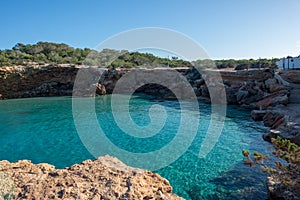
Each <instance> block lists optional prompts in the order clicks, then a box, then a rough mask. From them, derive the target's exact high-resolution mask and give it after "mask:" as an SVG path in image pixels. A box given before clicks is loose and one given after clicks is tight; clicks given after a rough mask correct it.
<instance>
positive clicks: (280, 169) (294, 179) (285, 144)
mask: <svg viewBox="0 0 300 200" xmlns="http://www.w3.org/2000/svg"><path fill="white" fill-rule="evenodd" d="M272 143H273V145H274V148H275V149H274V151H273V154H274V155H275V156H276V157H278V158H281V159H283V160H285V161H286V163H287V164H282V162H275V163H274V164H275V166H276V168H275V169H274V168H272V167H270V166H266V165H265V164H264V161H265V160H266V159H268V156H263V155H262V154H260V153H259V152H254V153H253V155H252V156H251V154H250V152H249V151H246V150H243V151H242V153H243V156H244V157H245V160H244V164H246V165H249V166H251V167H252V166H255V165H258V166H262V167H263V169H264V171H266V172H268V173H269V174H270V176H271V178H272V179H273V180H274V181H276V182H277V185H278V186H277V188H276V190H278V191H280V192H282V191H289V193H291V194H292V195H296V196H297V195H300V190H299V189H300V147H299V146H298V145H296V144H294V143H292V142H291V141H290V140H287V139H281V138H280V137H277V138H276V139H275V138H273V139H272ZM298 197H299V196H298Z"/></svg>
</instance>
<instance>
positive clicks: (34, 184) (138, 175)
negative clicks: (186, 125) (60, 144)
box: [0, 156, 182, 200]
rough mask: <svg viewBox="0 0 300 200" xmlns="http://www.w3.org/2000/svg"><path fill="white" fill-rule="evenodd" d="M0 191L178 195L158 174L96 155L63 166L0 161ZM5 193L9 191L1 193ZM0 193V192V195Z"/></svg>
mask: <svg viewBox="0 0 300 200" xmlns="http://www.w3.org/2000/svg"><path fill="white" fill-rule="evenodd" d="M0 172H1V173H2V175H3V176H0V178H1V177H2V179H3V178H4V180H0V192H1V191H2V192H9V191H10V190H9V189H10V188H5V187H10V186H11V185H12V183H13V184H14V187H11V188H12V189H11V191H12V192H11V193H13V196H14V197H15V198H16V199H175V200H176V199H182V198H180V197H178V196H176V195H175V194H173V193H172V187H171V186H170V184H169V182H168V181H167V180H166V179H164V178H162V177H161V176H159V175H158V174H155V173H152V172H149V171H146V170H142V169H137V168H132V167H128V166H126V165H125V164H123V163H122V162H121V161H119V160H118V159H117V158H113V157H110V156H104V157H100V158H98V159H96V160H94V161H92V160H86V161H84V162H82V163H81V164H75V165H73V166H71V167H68V168H65V169H55V167H54V166H52V165H49V164H32V163H31V162H30V161H28V160H21V161H18V162H16V163H10V162H8V161H0ZM1 195H3V196H5V195H6V197H8V196H9V195H10V194H8V193H6V194H1ZM1 195H0V196H1Z"/></svg>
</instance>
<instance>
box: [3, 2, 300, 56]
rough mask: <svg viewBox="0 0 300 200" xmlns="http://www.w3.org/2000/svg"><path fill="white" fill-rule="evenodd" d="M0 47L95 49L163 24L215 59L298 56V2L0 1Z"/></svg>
mask: <svg viewBox="0 0 300 200" xmlns="http://www.w3.org/2000/svg"><path fill="white" fill-rule="evenodd" d="M0 9H1V11H0V18H1V29H0V41H1V42H0V49H7V48H11V47H13V46H14V45H15V44H16V43H18V42H22V43H25V44H28V43H30V44H32V43H36V42H38V41H51V42H60V43H67V44H69V45H71V46H74V47H80V48H82V47H89V48H94V47H96V46H97V44H99V43H100V42H102V41H103V40H105V39H106V38H108V37H110V36H112V35H114V34H117V33H119V32H122V31H125V30H128V29H133V28H141V27H162V28H169V29H174V30H176V31H179V32H182V33H184V34H186V35H188V36H190V37H192V38H193V39H194V40H196V41H197V42H198V43H200V44H201V45H202V46H203V47H204V48H205V49H206V51H207V52H208V54H209V55H210V56H211V57H212V58H214V59H220V58H251V57H252V58H258V57H269V58H271V57H282V56H287V55H292V56H296V55H299V54H300V1H299V0H289V1H283V0H251V1H250V0H243V1H241V0H228V1H216V0H209V1H207V0H206V1H204V0H203V1H202V0H194V1H191V0H181V1H179V0H172V1H169V0H149V1H142V0H127V1H125V0H119V1H114V0H111V1H109V0H86V1H84V0H82V1H79V0H27V1H23V0H19V1H16V0H1V1H0Z"/></svg>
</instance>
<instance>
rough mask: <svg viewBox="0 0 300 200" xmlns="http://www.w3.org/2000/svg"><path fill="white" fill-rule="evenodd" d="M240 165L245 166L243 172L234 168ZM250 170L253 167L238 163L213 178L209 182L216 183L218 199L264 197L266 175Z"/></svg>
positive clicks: (265, 195)
mask: <svg viewBox="0 0 300 200" xmlns="http://www.w3.org/2000/svg"><path fill="white" fill-rule="evenodd" d="M241 167H242V168H245V169H244V174H241V173H240V169H235V168H241ZM251 170H253V169H248V168H246V166H240V165H238V166H235V167H234V168H233V169H231V170H230V171H227V172H225V173H223V174H222V175H221V176H219V177H217V178H215V179H213V180H212V181H211V182H212V183H214V184H215V185H216V189H215V193H216V194H217V196H218V199H239V200H240V199H245V200H246V199H266V197H267V193H266V192H265V191H266V190H265V189H266V185H265V181H264V180H265V177H266V175H265V174H263V172H257V173H253V172H251ZM250 172H251V173H250ZM262 188H263V189H262Z"/></svg>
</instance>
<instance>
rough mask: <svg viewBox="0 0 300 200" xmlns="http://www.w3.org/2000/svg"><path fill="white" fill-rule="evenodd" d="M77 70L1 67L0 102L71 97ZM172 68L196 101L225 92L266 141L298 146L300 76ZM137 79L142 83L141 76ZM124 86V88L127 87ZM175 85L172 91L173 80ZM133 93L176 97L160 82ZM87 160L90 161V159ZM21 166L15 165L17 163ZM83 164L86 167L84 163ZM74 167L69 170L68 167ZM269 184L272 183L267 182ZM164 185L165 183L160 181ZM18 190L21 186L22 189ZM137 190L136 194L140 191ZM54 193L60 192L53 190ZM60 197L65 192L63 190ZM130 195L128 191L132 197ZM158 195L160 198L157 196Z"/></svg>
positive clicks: (108, 88)
mask: <svg viewBox="0 0 300 200" xmlns="http://www.w3.org/2000/svg"><path fill="white" fill-rule="evenodd" d="M80 68H82V66H75V65H66V66H52V65H47V66H36V67H22V66H15V67H2V68H0V99H11V98H24V97H41V96H69V95H72V94H73V86H74V82H75V78H76V74H77V72H78V70H79V69H80ZM102 70H103V69H102ZM144 70H146V69H144ZM151 70H152V69H151ZM151 70H150V72H151ZM153 70H155V69H153ZM156 70H165V69H156ZM176 70H177V72H179V74H180V75H182V76H184V77H185V78H186V79H187V80H188V82H189V83H190V85H191V86H192V89H193V91H194V93H195V94H196V96H197V97H199V98H202V99H205V100H206V101H207V102H209V101H210V98H209V97H210V93H209V89H208V88H209V87H212V86H213V87H214V88H216V91H217V93H218V92H219V93H220V94H221V93H222V92H225V94H226V100H227V104H235V105H240V106H243V107H247V108H250V109H252V110H253V111H252V113H251V116H252V118H253V119H254V120H255V121H263V122H264V124H265V125H266V126H268V127H270V131H269V132H268V133H266V134H264V139H265V140H267V141H270V140H271V138H274V137H277V136H278V135H279V136H281V137H283V138H286V139H290V140H291V141H293V142H294V143H296V144H298V145H299V144H300V133H299V129H300V128H299V127H300V126H299V124H300V123H299V122H298V118H299V115H298V114H297V112H295V111H297V110H299V108H300V106H299V107H298V106H296V105H295V104H289V101H290V100H289V97H290V95H291V89H292V87H291V86H290V84H289V83H288V82H287V81H289V82H292V83H296V84H297V83H300V81H299V79H298V77H300V76H297V75H295V74H297V73H299V72H297V73H295V72H293V73H288V72H280V73H275V71H274V70H272V69H262V70H258V69H255V70H241V71H235V70H218V71H214V70H208V71H203V72H202V73H201V74H200V73H199V72H198V71H197V70H196V69H188V68H184V69H176ZM128 71H129V70H127V69H120V70H107V69H105V70H103V71H102V73H103V74H102V76H101V78H100V79H99V81H97V82H95V83H93V84H92V85H91V87H90V88H91V89H92V90H93V91H95V92H94V93H88V95H90V94H93V95H104V94H110V93H112V92H113V89H114V87H115V85H116V83H117V81H118V80H119V79H120V78H121V77H122V76H123V75H124V74H126V73H127V72H128ZM146 71H147V70H146ZM90 72H91V74H92V77H99V70H98V69H93V70H92V71H90ZM164 73H165V71H164ZM145 74H147V73H145ZM166 74H167V76H170V77H171V74H168V73H166ZM219 74H220V75H221V77H222V80H218V79H216V76H218V75H219ZM139 78H140V79H143V77H139ZM173 78H175V77H173ZM216 80H217V81H216ZM124 87H126V85H125V86H124ZM174 87H176V82H175V85H174ZM218 90H219V91H218ZM137 92H140V93H146V94H150V95H155V96H156V98H157V99H160V100H164V99H175V98H176V97H175V95H174V93H172V91H171V90H170V89H169V88H166V87H163V86H161V85H158V84H146V85H144V86H142V87H140V88H139V89H138V90H137ZM295 106H296V107H295ZM293 111H294V112H293ZM19 162H20V163H21V164H22V162H25V163H26V162H27V161H19ZM86 162H88V163H89V162H92V161H86ZM1 163H2V164H3V163H5V164H6V165H8V166H12V165H13V164H11V163H8V162H3V161H2V162H1ZM20 163H19V164H17V165H20ZM94 164H95V163H94ZM27 165H28V166H31V167H30V168H32V167H33V166H35V165H33V164H30V163H28V162H27ZM82 165H85V164H84V163H83V164H82ZM0 166H1V165H0ZM72 167H73V166H72ZM72 167H70V168H68V169H71V168H72ZM33 168H34V167H33ZM38 168H39V165H38ZM50 168H51V170H54V168H53V166H52V167H50ZM50 168H49V169H50ZM68 169H66V170H68ZM38 170H40V171H42V169H40V168H39V169H38ZM62 171H63V170H62ZM28 173H30V170H29V171H28ZM47 173H48V171H47ZM120 173H121V174H123V172H122V171H118V170H117V174H118V175H120ZM147 173H148V172H147ZM47 177H48V178H50V179H49V180H52V179H51V177H50V176H47ZM45 180H46V179H45ZM268 180H271V179H270V178H269V179H268ZM162 182H164V181H163V180H162ZM271 182H272V181H268V186H269V191H270V198H273V199H274V194H276V193H277V192H276V191H275V190H274V189H272V187H271ZM55 183H56V182H55ZM157 184H158V183H157ZM159 184H161V183H159ZM66 186H67V185H66ZM41 187H42V185H41ZM168 187H170V186H168ZM21 188H23V186H22V187H21ZM25 188H26V187H25ZM61 188H62V187H61ZM273 188H274V187H273ZM277 188H280V187H277ZM23 189H24V188H23ZM23 189H22V190H23ZM136 189H137V190H138V188H136ZM30 191H31V190H28V191H27V192H25V194H28V195H29V194H30V195H32V193H30ZM132 191H134V190H132ZM149 191H150V190H149ZM55 192H59V191H56V190H55ZM171 192H172V189H168V191H167V193H168V195H171ZM156 193H157V191H155V192H153V191H152V192H150V194H151V195H154V194H155V195H157V194H156ZM52 194H53V193H52ZM60 194H61V193H60ZM60 194H59V195H60ZM63 194H66V193H64V192H63ZM72 194H73V193H72ZM93 194H96V193H93ZM124 194H126V193H124ZM128 194H129V193H128ZM134 194H135V193H134ZM134 194H133V193H132V194H131V193H130V195H134ZM45 195H46V194H45ZM53 195H54V194H53ZM56 195H58V193H56ZM68 195H71V193H68ZM97 195H98V196H97V197H99V195H104V194H98V193H97ZM118 195H119V196H118V198H121V196H120V195H123V193H122V194H121V193H119V194H118ZM139 197H141V196H139ZM158 197H160V198H162V199H164V198H163V197H161V196H158ZM49 198H50V196H49ZM70 198H71V196H70ZM145 198H146V196H145ZM147 198H148V197H147ZM147 198H146V199H147ZM168 198H169V197H168ZM174 198H175V197H174ZM174 198H172V199H174ZM176 198H177V197H176ZM109 199H111V198H109ZM148 199H150V198H148Z"/></svg>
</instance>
